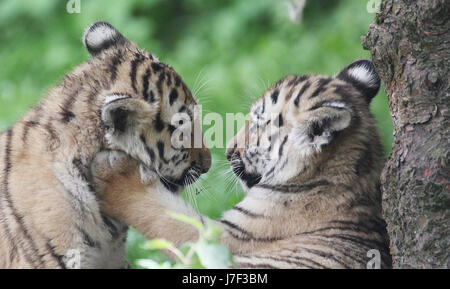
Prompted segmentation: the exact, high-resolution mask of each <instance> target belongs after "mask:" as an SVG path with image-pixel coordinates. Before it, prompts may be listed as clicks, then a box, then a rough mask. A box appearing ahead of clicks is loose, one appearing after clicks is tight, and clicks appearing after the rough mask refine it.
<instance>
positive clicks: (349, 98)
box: [227, 60, 383, 189]
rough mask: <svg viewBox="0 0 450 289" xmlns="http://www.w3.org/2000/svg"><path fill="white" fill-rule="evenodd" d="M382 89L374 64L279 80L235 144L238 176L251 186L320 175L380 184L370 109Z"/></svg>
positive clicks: (231, 149)
mask: <svg viewBox="0 0 450 289" xmlns="http://www.w3.org/2000/svg"><path fill="white" fill-rule="evenodd" d="M379 87H380V78H379V76H378V75H377V73H376V71H375V69H374V67H373V65H372V63H371V62H370V61H368V60H358V61H355V62H353V63H352V64H350V65H349V66H347V67H346V68H344V69H343V70H342V71H341V72H339V73H337V74H336V75H335V76H333V77H328V76H322V75H302V76H287V77H285V78H283V79H281V80H280V81H278V82H277V83H276V84H275V85H273V86H272V87H271V88H270V89H269V90H268V91H266V92H265V93H264V94H263V96H262V97H261V98H260V99H258V100H257V101H256V102H255V103H254V104H253V105H252V107H251V112H250V118H249V120H248V122H247V123H246V125H245V126H244V127H243V128H242V129H241V130H240V131H239V132H238V133H237V134H236V136H235V137H234V138H233V139H231V141H230V142H229V144H228V146H227V158H228V160H229V161H230V163H231V167H232V169H233V171H234V173H235V174H236V175H237V176H238V178H239V179H240V180H241V183H242V184H243V185H244V187H245V188H246V189H249V188H251V187H253V186H259V185H263V184H264V185H269V186H270V185H272V186H275V185H282V184H289V183H291V182H292V183H293V182H296V183H302V182H305V181H307V180H310V179H313V178H315V177H317V176H322V177H325V178H329V179H331V181H333V178H334V179H335V181H341V179H340V178H345V179H346V181H347V182H351V180H352V179H354V178H356V177H365V175H371V176H370V177H374V178H377V179H378V178H379V173H380V169H381V165H382V156H383V153H382V148H381V145H380V141H379V137H378V135H377V132H376V130H377V128H376V126H375V121H374V119H373V118H372V116H371V114H370V111H369V104H370V102H371V100H372V98H373V97H374V96H375V95H376V94H377V92H378V90H379ZM372 168H373V169H372Z"/></svg>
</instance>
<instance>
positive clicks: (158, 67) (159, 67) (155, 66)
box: [151, 62, 164, 72]
mask: <svg viewBox="0 0 450 289" xmlns="http://www.w3.org/2000/svg"><path fill="white" fill-rule="evenodd" d="M151 66H152V69H153V71H154V72H158V71H160V70H162V69H163V68H164V66H163V65H161V63H156V62H152V64H151Z"/></svg>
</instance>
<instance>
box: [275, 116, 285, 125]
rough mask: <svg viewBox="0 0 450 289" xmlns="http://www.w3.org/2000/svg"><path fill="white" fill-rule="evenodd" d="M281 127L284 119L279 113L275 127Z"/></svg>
mask: <svg viewBox="0 0 450 289" xmlns="http://www.w3.org/2000/svg"><path fill="white" fill-rule="evenodd" d="M283 125H284V119H283V116H282V115H281V113H280V114H279V115H278V118H277V122H276V126H277V127H282V126H283Z"/></svg>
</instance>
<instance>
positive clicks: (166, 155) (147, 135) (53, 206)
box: [0, 22, 210, 268]
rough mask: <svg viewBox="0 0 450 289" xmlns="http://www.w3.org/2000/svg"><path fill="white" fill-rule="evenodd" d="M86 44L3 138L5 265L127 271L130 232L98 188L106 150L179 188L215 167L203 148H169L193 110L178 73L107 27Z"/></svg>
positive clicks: (0, 257) (0, 176)
mask: <svg viewBox="0 0 450 289" xmlns="http://www.w3.org/2000/svg"><path fill="white" fill-rule="evenodd" d="M84 42H85V46H86V47H87V49H88V51H89V52H90V53H91V55H92V58H91V59H90V60H89V61H87V62H86V63H84V64H82V65H80V66H79V67H77V68H75V69H74V71H73V72H71V73H69V74H68V75H66V76H65V77H64V79H63V80H62V81H61V83H60V84H58V85H57V86H56V87H55V88H53V89H52V90H51V91H50V92H49V93H48V96H47V97H45V98H44V99H42V100H41V101H40V102H39V103H38V104H37V105H36V106H35V107H33V108H32V109H30V111H29V112H28V113H26V114H25V115H24V116H23V117H22V118H21V119H20V120H19V121H18V122H17V123H16V124H14V125H13V126H11V127H10V128H9V129H8V130H7V131H6V132H4V133H2V134H0V180H1V181H0V268H72V267H81V268H123V267H126V266H127V262H126V259H125V241H126V234H127V226H126V225H125V224H123V223H122V222H119V221H116V220H115V219H113V218H111V217H110V216H107V215H106V214H105V212H104V211H103V210H102V208H101V204H100V202H99V199H98V196H97V194H96V192H95V191H94V189H93V186H92V176H91V173H90V164H91V161H92V160H93V158H94V157H95V156H96V154H97V153H98V152H100V151H103V150H105V149H115V150H121V151H124V152H126V153H127V154H128V155H131V156H133V157H134V158H136V159H138V160H139V161H140V178H142V179H144V180H146V182H147V183H149V182H151V181H153V180H154V179H159V178H161V179H164V180H169V181H166V187H167V189H170V190H172V191H174V192H176V191H180V190H182V189H183V186H184V182H187V180H185V179H184V178H186V175H189V174H190V173H191V172H194V176H197V175H199V174H200V173H202V172H204V171H207V170H208V168H209V159H210V155H209V151H208V150H207V149H198V150H188V149H175V148H173V147H171V143H170V138H171V133H172V130H171V129H169V126H170V125H171V124H170V119H171V116H172V115H173V114H174V113H176V112H178V111H179V110H180V108H182V107H183V108H184V109H186V110H188V111H190V112H192V109H193V108H192V106H193V105H194V104H195V100H194V98H193V97H192V94H191V93H190V91H189V89H188V88H187V86H186V85H185V84H184V82H183V81H182V79H181V77H180V76H179V75H178V74H177V73H176V72H175V71H174V70H173V69H172V68H171V67H169V66H167V65H165V64H164V63H161V62H159V60H157V59H156V58H155V57H154V56H153V55H151V54H149V53H148V52H146V51H143V50H140V49H139V48H138V47H137V46H136V45H135V44H134V43H132V42H130V41H128V40H126V39H125V38H124V37H123V36H122V35H121V34H120V33H119V32H118V31H117V30H116V29H115V28H113V27H112V26H111V25H109V24H108V23H105V22H96V23H94V24H93V25H91V26H90V27H89V28H88V29H87V30H86V32H85V36H84ZM174 91H175V92H176V93H174ZM174 94H176V97H175V96H174ZM157 144H158V145H157ZM158 150H160V153H159V154H158V153H152V152H157V151H158ZM161 156H162V158H161ZM175 162H177V163H176V164H175ZM135 169H136V168H135ZM189 177H191V176H190V175H189ZM192 178H193V177H192ZM78 257H79V259H77V258H78Z"/></svg>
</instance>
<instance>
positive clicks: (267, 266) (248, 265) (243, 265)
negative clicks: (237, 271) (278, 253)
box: [237, 262, 278, 269]
mask: <svg viewBox="0 0 450 289" xmlns="http://www.w3.org/2000/svg"><path fill="white" fill-rule="evenodd" d="M237 265H238V267H240V268H259V269H278V268H277V267H274V266H272V265H270V264H265V263H260V264H252V263H240V262H238V263H237Z"/></svg>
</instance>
